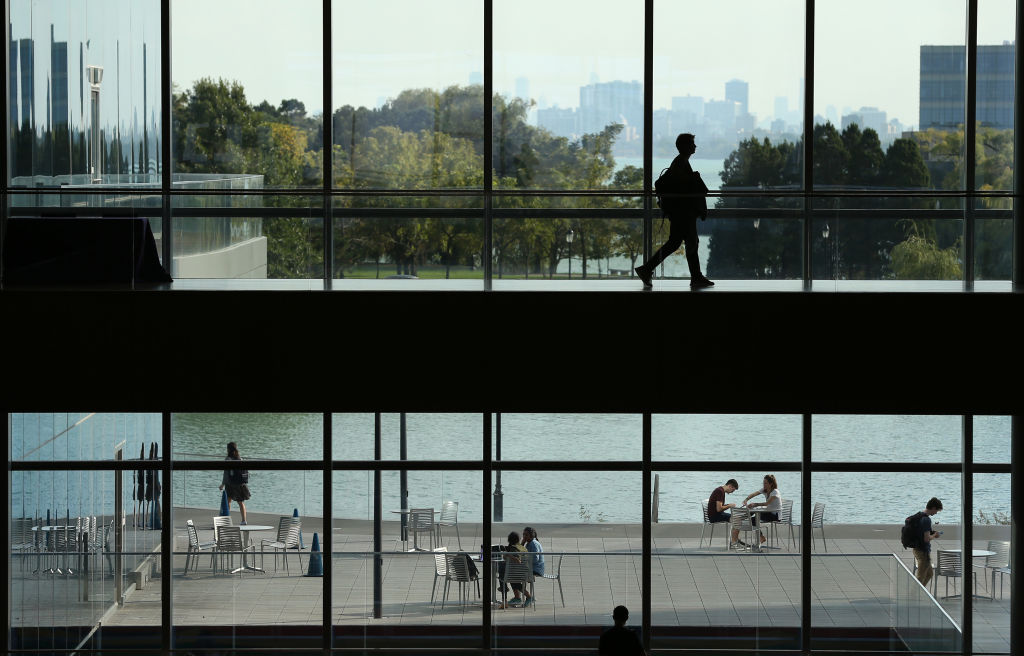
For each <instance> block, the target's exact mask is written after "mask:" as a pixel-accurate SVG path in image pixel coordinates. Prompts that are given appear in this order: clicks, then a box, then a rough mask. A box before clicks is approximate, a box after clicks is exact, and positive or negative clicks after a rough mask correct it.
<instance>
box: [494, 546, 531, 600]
mask: <svg viewBox="0 0 1024 656" xmlns="http://www.w3.org/2000/svg"><path fill="white" fill-rule="evenodd" d="M519 542H520V540H519V534H518V533H516V532H515V531H512V532H511V533H509V534H508V544H507V545H506V546H505V551H506V552H510V553H508V554H506V555H505V557H504V558H503V559H502V562H500V563H498V579H499V580H501V579H504V578H505V563H506V562H512V563H521V562H523V561H522V559H521V557H520V556H519V555H518V554H520V553H525V552H526V547H524V546H523V545H522V544H520V543H519ZM512 554H515V555H512ZM507 590H508V588H507V587H506V586H505V585H504V584H502V587H501V591H502V592H505V591H507ZM524 593H525V594H527V598H529V593H526V592H525V590H524V589H523V584H522V583H512V595H513V597H512V599H511V600H510V601H509V602H508V605H509V606H518V605H520V604H522V603H523V600H522V599H521V598H520V595H521V594H524Z"/></svg>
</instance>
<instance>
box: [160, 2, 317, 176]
mask: <svg viewBox="0 0 1024 656" xmlns="http://www.w3.org/2000/svg"><path fill="white" fill-rule="evenodd" d="M271 17H272V20H271V19H270V18H271ZM171 19H172V23H171V26H170V28H171V35H172V38H173V43H172V44H171V52H172V53H173V54H172V57H173V62H172V70H173V72H174V80H173V83H174V106H173V115H172V118H173V121H174V125H173V132H172V135H173V140H172V142H173V144H174V153H173V161H174V173H175V174H187V178H186V179H189V180H193V179H197V178H198V179H204V180H206V179H210V180H213V179H217V178H221V177H223V175H224V174H235V175H237V174H248V175H252V176H259V177H261V178H262V186H264V187H311V186H312V187H315V186H319V185H320V184H321V183H322V182H321V181H322V180H323V168H322V166H321V164H320V162H321V160H322V157H323V144H322V141H323V134H322V125H321V122H322V120H323V107H322V105H323V38H322V35H323V27H322V25H323V22H322V11H321V4H320V3H318V2H314V1H313V0H298V1H297V2H285V1H284V0H260V1H259V2H251V1H243V0H227V1H225V2H215V3H207V2H199V1H196V0H174V2H172V6H171ZM226 26H231V28H230V29H226ZM271 44H272V45H273V47H268V46H269V45H271ZM179 179H180V178H178V177H176V178H175V180H179Z"/></svg>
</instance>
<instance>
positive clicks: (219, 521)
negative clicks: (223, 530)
mask: <svg viewBox="0 0 1024 656" xmlns="http://www.w3.org/2000/svg"><path fill="white" fill-rule="evenodd" d="M232 524H233V522H232V521H231V515H217V516H216V517H214V518H213V540H214V542H216V541H217V529H219V528H220V527H221V526H231V525H232Z"/></svg>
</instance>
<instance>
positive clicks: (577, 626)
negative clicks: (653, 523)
mask: <svg viewBox="0 0 1024 656" xmlns="http://www.w3.org/2000/svg"><path fill="white" fill-rule="evenodd" d="M502 484H503V489H504V490H505V491H506V499H505V509H504V516H503V519H502V520H498V518H497V516H495V521H496V522H498V521H501V522H503V523H500V524H495V525H494V526H493V527H492V536H493V545H494V546H492V551H491V552H490V553H491V554H492V555H493V557H494V558H495V563H494V564H495V565H496V567H495V568H494V576H495V577H496V578H495V580H493V581H492V582H491V589H492V590H498V594H497V597H496V599H495V601H496V602H497V603H495V606H494V608H493V610H492V611H491V621H492V623H493V624H494V635H493V642H492V645H493V646H494V647H499V648H500V647H508V646H510V645H512V644H514V643H515V642H516V641H517V640H518V639H519V636H520V635H521V632H522V628H521V627H522V625H523V624H524V623H525V624H526V625H527V626H532V627H538V626H551V625H555V626H557V627H558V628H559V630H560V631H561V632H564V634H565V635H567V636H578V637H576V638H573V637H569V639H568V640H567V641H566V646H573V647H577V648H579V647H582V648H584V649H591V650H593V647H594V644H595V643H596V638H594V637H590V638H589V639H588V640H587V641H586V642H583V641H582V640H581V638H582V637H583V636H594V635H596V634H594V633H591V632H592V631H594V629H595V628H596V627H604V626H606V625H608V624H610V621H609V619H608V618H609V616H610V614H611V612H612V609H613V608H615V606H618V605H625V606H627V607H628V608H630V609H631V611H632V612H631V614H630V620H629V625H630V626H637V625H639V624H640V623H641V621H642V613H641V607H642V604H641V590H640V584H641V580H640V570H641V558H640V546H641V545H640V542H639V541H638V537H639V536H638V535H637V534H635V533H634V532H633V531H632V530H631V529H630V527H631V526H636V524H637V522H638V521H639V520H640V517H641V515H642V510H641V503H643V498H642V495H641V475H640V472H615V473H614V474H612V473H609V472H582V471H557V472H552V471H544V472H540V471H506V472H502ZM528 528H529V529H532V531H533V535H534V537H535V540H530V539H529V534H528V531H527V529H528ZM516 544H518V545H519V547H515V546H514V545H516ZM495 547H504V549H503V550H502V551H495V550H494V549H495ZM523 549H526V550H527V551H543V555H542V556H539V555H535V554H525V553H521V551H522V550H523ZM517 553H519V554H521V555H514V554H517ZM520 564H521V565H522V566H524V568H525V570H526V572H525V573H526V575H527V578H533V579H534V582H533V583H532V584H531V583H529V582H526V583H523V584H522V585H519V584H518V583H516V582H515V579H514V575H515V572H516V571H517V569H516V568H517V565H520ZM530 574H532V577H531V576H530ZM502 576H504V577H506V578H507V579H508V589H507V592H506V593H505V594H504V595H502V594H501V589H502V588H503V586H502V584H501V583H500V581H501V577H502ZM545 577H557V579H556V578H545ZM517 598H518V599H519V601H520V603H519V604H517V603H516V599H517ZM528 598H529V599H530V602H529V604H527V603H526V599H528ZM563 600H564V605H563ZM500 602H504V603H505V606H506V607H505V608H504V609H502V607H501V603H500Z"/></svg>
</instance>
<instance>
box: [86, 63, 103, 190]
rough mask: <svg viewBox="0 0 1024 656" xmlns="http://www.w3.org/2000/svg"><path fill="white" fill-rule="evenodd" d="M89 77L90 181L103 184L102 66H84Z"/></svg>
mask: <svg viewBox="0 0 1024 656" xmlns="http://www.w3.org/2000/svg"><path fill="white" fill-rule="evenodd" d="M85 70H86V74H87V75H88V77H89V104H90V109H91V110H92V112H91V114H92V118H91V124H92V139H91V141H92V148H91V154H92V162H91V166H90V168H91V169H92V170H91V171H90V174H91V178H90V179H91V181H92V182H94V183H96V182H103V144H102V143H101V142H100V83H101V82H102V81H103V67H102V66H86V67H85Z"/></svg>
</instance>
